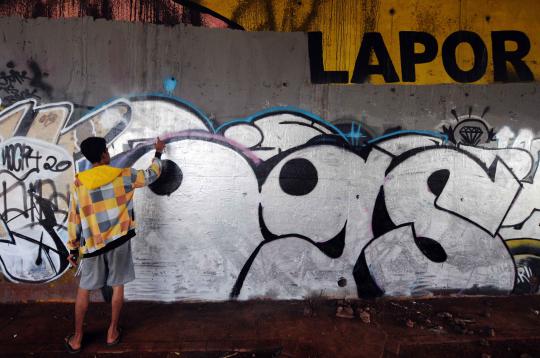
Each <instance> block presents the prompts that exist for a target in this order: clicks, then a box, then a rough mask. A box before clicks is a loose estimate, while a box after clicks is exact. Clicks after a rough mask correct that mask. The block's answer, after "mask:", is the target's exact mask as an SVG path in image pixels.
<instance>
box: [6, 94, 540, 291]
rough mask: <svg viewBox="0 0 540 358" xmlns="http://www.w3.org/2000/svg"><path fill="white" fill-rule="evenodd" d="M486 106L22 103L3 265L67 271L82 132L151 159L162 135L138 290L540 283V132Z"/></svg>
mask: <svg viewBox="0 0 540 358" xmlns="http://www.w3.org/2000/svg"><path fill="white" fill-rule="evenodd" d="M487 113H488V108H485V109H484V110H483V112H482V114H481V115H475V114H473V111H472V108H471V109H470V110H469V113H467V114H464V115H458V114H457V113H456V112H455V111H452V112H451V114H452V117H450V119H446V120H444V121H442V124H441V126H440V128H441V130H440V131H436V130H433V131H432V130H395V131H392V132H390V133H384V134H381V135H379V136H377V135H374V134H373V133H367V132H365V131H364V129H363V128H364V127H363V126H362V123H357V122H351V123H349V124H348V125H347V124H346V123H340V124H339V125H334V124H332V123H329V122H327V121H325V120H323V119H322V118H319V117H317V116H315V115H314V114H312V113H310V112H308V111H305V110H301V109H298V108H293V107H280V108H272V109H267V110H265V111H262V112H259V113H255V114H253V115H250V116H247V117H245V118H240V119H237V120H231V121H228V122H226V123H224V124H221V125H218V124H216V123H215V122H213V121H212V120H210V119H209V118H208V117H207V116H206V115H205V114H204V113H203V112H202V111H201V110H199V109H198V108H197V107H196V106H195V105H193V104H191V103H189V102H187V101H184V100H182V99H179V98H176V97H172V96H169V95H162V94H146V95H137V96H129V97H124V98H116V99H113V100H110V101H108V102H106V103H105V104H103V105H101V106H98V107H96V108H95V109H94V110H92V111H90V112H89V113H87V114H85V115H83V116H80V117H78V118H76V117H75V116H73V115H72V114H73V105H72V104H71V103H68V102H60V103H52V104H46V105H38V103H37V102H36V100H35V99H26V100H22V101H19V102H17V103H15V104H13V105H11V106H9V107H8V108H5V109H4V110H3V111H2V112H0V135H1V136H2V138H1V142H0V143H1V150H2V153H1V155H2V157H1V169H0V177H1V178H0V179H1V185H2V186H1V188H0V189H1V190H2V201H1V203H0V209H1V219H2V222H1V227H0V263H1V267H2V271H3V273H4V276H5V277H6V278H8V279H9V280H10V281H13V282H23V283H43V282H48V281H51V280H54V279H57V278H58V277H60V276H62V275H63V274H64V273H65V272H66V270H67V262H66V255H67V250H66V246H65V242H66V240H67V237H66V235H67V234H66V227H65V223H66V219H67V218H66V215H67V203H68V197H67V195H68V187H69V185H70V183H71V180H72V177H73V174H74V171H76V170H84V169H85V168H87V167H88V165H89V163H87V162H86V160H85V159H84V158H83V157H82V155H81V154H80V152H79V147H78V144H79V143H80V142H81V141H82V140H83V139H84V138H86V137H88V136H91V135H98V136H102V137H104V138H106V140H107V143H108V145H109V151H110V153H111V156H112V165H114V166H118V167H126V166H134V167H136V168H142V167H144V166H145V165H146V164H147V163H148V162H149V160H150V158H151V156H152V154H153V152H152V148H153V145H152V140H153V138H155V137H156V136H160V137H161V138H163V139H164V140H165V141H166V142H167V150H166V153H165V154H164V170H163V174H162V177H160V179H159V180H158V181H157V182H155V183H154V184H152V185H151V186H150V187H148V188H145V189H143V190H142V191H141V192H139V193H138V194H137V197H136V199H135V206H136V208H135V210H136V212H137V214H138V224H139V228H138V236H137V238H136V239H134V240H133V248H134V259H135V265H136V273H137V280H136V281H135V282H134V283H132V284H130V285H128V286H127V288H126V295H127V296H128V297H129V298H130V299H144V300H161V301H174V300H182V299H207V300H224V299H230V298H233V299H236V298H238V299H249V298H255V297H270V298H283V299H290V298H304V297H307V296H311V295H324V296H329V297H358V296H359V297H376V296H380V295H391V296H407V295H425V294H445V293H467V294H475V293H482V294H485V293H503V294H508V293H511V292H516V293H521V292H537V290H538V286H539V281H538V278H540V271H539V270H540V262H539V257H540V250H539V248H540V245H539V244H538V242H539V241H538V240H540V236H539V235H538V223H539V222H540V220H539V219H538V212H539V205H538V203H537V202H536V200H535V198H536V197H538V196H537V195H536V194H537V191H538V190H539V189H538V188H537V186H538V182H539V181H540V179H538V180H537V175H538V171H537V167H538V165H537V161H538V153H537V152H536V153H534V151H535V150H536V151H537V149H536V148H537V143H538V142H537V140H536V139H535V138H534V136H533V135H531V136H527V137H526V134H527V133H525V134H521V135H520V134H518V135H517V136H514V135H510V133H509V132H508V131H509V130H507V131H504V128H503V129H501V130H503V133H502V134H503V135H502V136H500V137H499V132H497V130H496V129H495V128H492V127H491V126H490V125H489V124H488V122H487V121H486V119H485V118H486V117H487V116H488V115H487ZM527 135H528V134H527ZM514 138H515V139H514Z"/></svg>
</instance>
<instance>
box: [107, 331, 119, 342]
mask: <svg viewBox="0 0 540 358" xmlns="http://www.w3.org/2000/svg"><path fill="white" fill-rule="evenodd" d="M118 337H120V331H119V330H118V328H115V329H111V328H109V330H108V331H107V344H113V343H115V342H116V340H117V339H118Z"/></svg>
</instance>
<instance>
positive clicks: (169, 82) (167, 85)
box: [163, 76, 176, 95]
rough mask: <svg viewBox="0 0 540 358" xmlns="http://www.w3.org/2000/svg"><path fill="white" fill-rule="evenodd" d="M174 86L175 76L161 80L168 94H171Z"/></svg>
mask: <svg viewBox="0 0 540 358" xmlns="http://www.w3.org/2000/svg"><path fill="white" fill-rule="evenodd" d="M175 88H176V78H174V77H173V76H169V77H167V78H165V79H164V80H163V89H164V90H165V92H166V93H167V94H168V95H172V94H173V92H174V89H175Z"/></svg>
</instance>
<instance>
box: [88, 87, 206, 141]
mask: <svg viewBox="0 0 540 358" xmlns="http://www.w3.org/2000/svg"><path fill="white" fill-rule="evenodd" d="M141 97H157V98H161V99H164V100H169V101H171V102H178V103H179V104H182V105H183V106H185V107H188V108H189V109H190V110H191V111H192V112H194V113H195V114H196V115H197V116H198V117H199V118H201V119H202V120H203V121H204V122H205V123H206V125H207V126H208V128H209V129H210V131H211V132H213V133H216V130H215V129H214V124H213V123H212V121H211V120H210V119H209V118H208V117H207V116H206V114H204V112H203V111H202V110H200V109H199V108H198V107H197V106H196V105H194V104H193V103H191V102H189V101H187V100H185V99H182V98H180V97H176V96H171V95H168V94H165V93H160V92H149V93H141V94H130V95H127V96H121V97H120V96H119V97H113V98H111V99H108V100H107V101H104V102H102V103H100V104H98V105H97V106H95V107H94V108H92V109H91V110H90V111H88V112H86V113H84V114H83V116H81V117H84V116H88V115H90V114H92V113H95V112H98V111H99V110H101V109H102V108H104V107H106V106H107V105H108V104H110V103H112V102H114V101H116V100H119V99H126V100H128V101H130V100H131V99H133V98H141Z"/></svg>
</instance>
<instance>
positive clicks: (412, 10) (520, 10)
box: [193, 0, 540, 84]
mask: <svg viewBox="0 0 540 358" xmlns="http://www.w3.org/2000/svg"><path fill="white" fill-rule="evenodd" d="M193 2H195V3H198V4H200V5H202V6H204V7H206V8H208V9H210V10H212V11H214V12H216V13H218V14H220V15H222V16H224V17H226V18H228V19H229V20H231V21H233V22H235V23H237V24H239V25H240V26H242V27H243V28H244V29H245V30H247V31H303V32H320V33H321V35H317V34H313V35H310V39H309V43H310V62H311V69H312V80H314V82H318V81H319V82H322V83H325V82H326V83H364V82H369V83H376V84H380V83H401V84H439V83H475V84H485V83H492V82H525V81H532V80H535V79H537V78H540V63H539V62H538V61H539V60H540V56H539V54H540V48H539V45H540V43H539V42H540V41H539V38H540V16H539V15H540V1H537V0H522V1H519V2H518V1H514V0H476V1H464V0H463V1H461V0H460V1H457V0H450V1H441V0H439V1H432V0H416V1H414V0H399V1H398V0H384V1H382V0H340V1H325V0H319V1H317V0H298V1H292V0H236V1H235V0H197V1H193ZM318 36H320V38H319V37H318ZM317 51H318V52H317ZM317 56H319V57H320V58H321V60H319V61H317ZM314 76H315V78H314Z"/></svg>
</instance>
